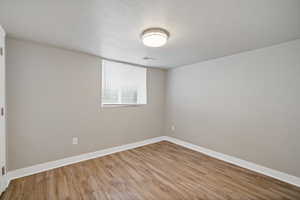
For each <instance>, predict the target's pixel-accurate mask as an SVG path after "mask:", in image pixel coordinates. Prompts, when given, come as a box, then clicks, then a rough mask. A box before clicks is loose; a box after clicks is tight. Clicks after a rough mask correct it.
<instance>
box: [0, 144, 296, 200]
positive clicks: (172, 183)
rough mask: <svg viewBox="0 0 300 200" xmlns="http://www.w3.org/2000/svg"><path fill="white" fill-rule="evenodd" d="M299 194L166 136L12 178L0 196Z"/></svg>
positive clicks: (212, 199) (112, 199)
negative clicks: (127, 148) (129, 148)
mask: <svg viewBox="0 0 300 200" xmlns="http://www.w3.org/2000/svg"><path fill="white" fill-rule="evenodd" d="M11 199H13V200H15V199H17V200H21V199H22V200H23V199H24V200H27V199H28V200H29V199H30V200H32V199H34V200H46V199H47V200H56V199H58V200H61V199H66V200H71V199H76V200H77V199H88V200H90V199H92V200H96V199H97V200H99V199H101V200H102V199H103V200H106V199H109V200H117V199H118V200H120V199H122V200H135V199H143V200H154V199H155V200H159V199H162V200H177V199H187V200H196V199H197V200H201V199H203V200H221V199H222V200H223V199H239V200H261V199H265V200H266V199H272V200H280V199H285V200H286V199H294V200H299V199H300V188H298V187H295V186H293V185H290V184H287V183H284V182H281V181H278V180H275V179H272V178H270V177H267V176H264V175H260V174H258V173H255V172H252V171H249V170H246V169H243V168H240V167H237V166H235V165H232V164H228V163H225V162H223V161H220V160H217V159H214V158H211V157H209V156H206V155H204V154H201V153H198V152H195V151H192V150H189V149H186V148H184V147H181V146H178V145H175V144H172V143H170V142H159V143H155V144H151V145H146V146H143V147H139V148H136V149H133V150H128V151H124V152H120V153H115V154H112V155H108V156H104V157H101V158H97V159H92V160H88V161H84V162H81V163H77V164H73V165H69V166H65V167H61V168H58V169H54V170H50V171H47V172H43V173H39V174H35V175H32V176H28V177H24V178H20V179H16V180H13V181H12V182H11V184H10V186H9V188H8V190H7V191H6V192H5V193H4V195H3V196H2V198H1V200H11Z"/></svg>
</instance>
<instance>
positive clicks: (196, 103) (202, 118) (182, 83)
mask: <svg viewBox="0 0 300 200" xmlns="http://www.w3.org/2000/svg"><path fill="white" fill-rule="evenodd" d="M299 102H300V40H296V41H292V42H289V43H285V44H281V45H277V46H273V47H269V48H264V49H260V50H255V51H249V52H245V53H241V54H237V55H233V56H229V57H224V58H220V59H216V60H211V61H207V62H203V63H198V64H193V65H190V66H184V67H179V68H175V69H172V70H170V71H169V72H168V77H167V113H166V116H167V120H166V133H167V134H168V135H170V136H174V137H176V138H180V139H183V140H185V141H189V142H191V143H194V144H197V145H200V146H203V147H206V148H209V149H212V150H215V151H218V152H221V153H225V154H229V155H232V156H235V157H238V158H241V159H244V160H248V161H251V162H254V163H257V164H261V165H264V166H266V167H270V168H273V169H277V170H280V171H283V172H287V173H290V174H293V175H296V176H300V154H299V153H300V143H299V142H300V104H299ZM172 124H173V125H175V127H176V129H175V131H172V130H171V128H170V127H171V125H172Z"/></svg>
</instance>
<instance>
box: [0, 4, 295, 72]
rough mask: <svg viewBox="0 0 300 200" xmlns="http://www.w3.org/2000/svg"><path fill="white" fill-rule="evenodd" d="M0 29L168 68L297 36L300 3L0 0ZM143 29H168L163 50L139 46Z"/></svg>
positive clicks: (69, 46) (128, 60)
mask: <svg viewBox="0 0 300 200" xmlns="http://www.w3.org/2000/svg"><path fill="white" fill-rule="evenodd" d="M0 24H2V25H3V27H4V28H5V29H6V32H7V33H8V35H9V36H11V37H16V38H21V39H26V40H32V41H36V42H41V43H46V44H50V45H55V46H58V47H63V48H67V49H73V50H77V51H82V52H86V53H90V54H93V55H99V56H102V57H105V58H110V59H114V60H120V61H123V62H129V63H135V64H141V65H146V66H156V67H165V68H169V67H175V66H180V65H186V64H191V63H195V62H200V61H204V60H208V59H213V58H217V57H222V56H226V55H231V54H234V53H238V52H242V51H246V50H251V49H256V48H262V47H266V46H270V45H274V44H278V43H281V42H285V41H289V40H293V39H298V38H300V1H299V0H224V1H220V0H185V1H184V0H26V1H25V0H24V1H20V0H0ZM149 27H162V28H164V29H167V30H168V31H169V32H170V34H171V37H170V40H169V42H168V43H167V45H166V46H164V47H161V48H149V47H145V46H143V45H142V43H141V41H140V33H141V32H142V31H143V30H144V29H146V28H149ZM143 57H151V58H155V60H152V61H149V60H148V61H147V60H143Z"/></svg>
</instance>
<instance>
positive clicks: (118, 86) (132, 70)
mask: <svg viewBox="0 0 300 200" xmlns="http://www.w3.org/2000/svg"><path fill="white" fill-rule="evenodd" d="M146 75H147V69H146V68H142V67H135V66H132V65H128V64H123V63H117V62H112V61H107V60H103V61H102V105H110V104H112V105H114V104H116V105H118V104H120V105H122V104H123V105H138V104H146V103H147V90H146Z"/></svg>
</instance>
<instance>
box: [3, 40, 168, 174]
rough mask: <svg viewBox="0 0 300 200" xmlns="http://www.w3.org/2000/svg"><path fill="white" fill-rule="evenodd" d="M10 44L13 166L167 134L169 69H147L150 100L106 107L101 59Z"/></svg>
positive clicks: (21, 43) (28, 44) (10, 153)
mask: <svg viewBox="0 0 300 200" xmlns="http://www.w3.org/2000/svg"><path fill="white" fill-rule="evenodd" d="M6 45H7V102H8V109H7V110H8V115H7V116H8V168H9V170H14V169H18V168H23V167H27V166H31V165H35V164H38V163H44V162H47V161H52V160H57V159H61V158H65V157H69V156H74V155H78V154H82V153H86V152H93V151H96V150H101V149H104V148H108V147H113V146H118V145H123V144H127V143H132V142H136V141H141V140H144V139H147V138H153V137H156V136H160V135H163V129H164V107H165V75H166V73H165V71H163V70H160V69H151V68H149V69H148V72H147V84H148V101H147V102H148V104H147V105H143V106H136V107H114V108H102V109H101V107H100V92H101V76H100V71H101V59H100V58H98V57H94V56H90V55H85V54H81V53H76V52H72V51H66V50H62V49H57V48H51V47H49V46H43V45H39V44H35V43H31V42H26V41H21V40H15V39H8V40H7V44H6ZM73 136H76V137H78V138H79V144H78V145H72V137H73Z"/></svg>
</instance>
